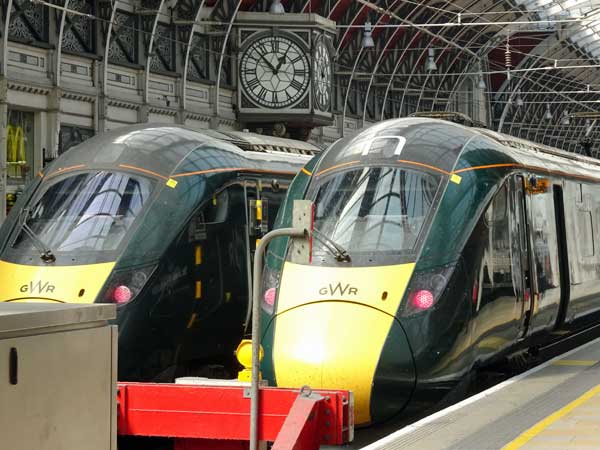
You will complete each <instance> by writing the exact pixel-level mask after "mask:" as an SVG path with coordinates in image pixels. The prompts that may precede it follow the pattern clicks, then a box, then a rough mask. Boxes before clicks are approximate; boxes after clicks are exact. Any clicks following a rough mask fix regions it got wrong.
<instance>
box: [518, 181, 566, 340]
mask: <svg viewBox="0 0 600 450" xmlns="http://www.w3.org/2000/svg"><path fill="white" fill-rule="evenodd" d="M525 187H526V198H527V208H528V218H529V224H530V227H529V243H530V248H531V254H532V258H531V260H532V261H531V264H532V270H531V273H532V274H533V277H532V288H533V290H532V292H533V295H532V296H531V300H532V302H531V318H530V324H529V328H530V331H536V330H538V329H541V328H546V327H548V326H553V325H554V323H555V321H556V317H557V315H558V312H559V305H560V296H561V292H560V273H559V247H558V234H557V224H556V215H555V204H554V195H553V193H552V185H551V184H550V182H549V180H548V179H544V178H539V177H530V178H529V179H528V180H526V183H525Z"/></svg>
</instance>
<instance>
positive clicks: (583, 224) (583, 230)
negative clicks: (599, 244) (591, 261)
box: [577, 210, 595, 258]
mask: <svg viewBox="0 0 600 450" xmlns="http://www.w3.org/2000/svg"><path fill="white" fill-rule="evenodd" d="M577 228H578V230H579V233H578V235H579V238H578V239H577V245H578V246H579V250H580V254H581V256H583V257H585V258H589V257H591V256H594V253H595V252H594V224H593V222H592V213H591V211H582V210H579V211H577Z"/></svg>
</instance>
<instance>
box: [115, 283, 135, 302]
mask: <svg viewBox="0 0 600 450" xmlns="http://www.w3.org/2000/svg"><path fill="white" fill-rule="evenodd" d="M113 300H114V301H115V303H117V304H121V303H127V302H128V301H129V300H131V289H129V288H128V287H127V286H123V285H121V286H117V287H116V288H115V290H114V291H113Z"/></svg>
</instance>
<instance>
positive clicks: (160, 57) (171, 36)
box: [150, 22, 175, 72]
mask: <svg viewBox="0 0 600 450" xmlns="http://www.w3.org/2000/svg"><path fill="white" fill-rule="evenodd" d="M154 52H155V53H156V57H155V58H152V61H151V64H150V70H152V71H157V72H173V71H175V29H174V27H173V26H171V25H168V24H164V23H161V22H159V23H158V24H157V26H156V36H155V38H154Z"/></svg>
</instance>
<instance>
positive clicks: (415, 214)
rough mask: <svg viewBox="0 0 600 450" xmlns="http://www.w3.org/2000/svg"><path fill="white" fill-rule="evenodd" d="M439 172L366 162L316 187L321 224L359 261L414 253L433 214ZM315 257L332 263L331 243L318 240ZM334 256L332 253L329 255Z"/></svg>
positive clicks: (317, 215) (317, 224)
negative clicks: (430, 215) (432, 208)
mask: <svg viewBox="0 0 600 450" xmlns="http://www.w3.org/2000/svg"><path fill="white" fill-rule="evenodd" d="M437 186H438V178H437V177H436V176H434V175H430V174H428V173H425V172H420V171H416V170H410V169H406V168H402V167H362V168H357V169H353V170H348V171H344V172H341V173H337V174H334V175H332V176H329V177H327V178H325V179H324V180H323V181H322V182H321V183H320V184H318V185H317V186H316V187H315V188H313V193H312V195H311V194H310V193H309V197H311V196H312V197H313V198H314V199H315V200H314V202H315V228H316V229H317V230H319V231H320V233H321V234H323V235H325V236H326V237H327V238H328V239H330V240H332V241H334V242H335V243H337V244H339V245H340V246H342V247H343V248H344V249H346V250H347V251H348V252H349V253H350V255H351V256H352V258H353V264H358V265H360V264H372V263H386V261H387V260H389V262H390V263H391V262H397V258H398V255H405V256H404V257H409V255H412V254H414V252H415V249H416V244H417V242H418V238H419V234H420V232H421V229H422V227H423V224H424V223H425V221H426V220H427V218H428V217H429V214H430V210H431V205H432V203H433V199H434V196H435V193H436V191H437ZM313 245H314V253H313V254H314V256H315V257H316V258H315V259H313V261H315V260H316V261H317V262H318V261H322V262H324V263H326V261H327V260H328V259H327V258H328V257H329V255H330V254H331V253H330V252H328V251H327V249H326V248H325V247H326V243H323V242H321V241H319V240H317V241H314V242H313ZM329 259H331V258H329Z"/></svg>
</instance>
